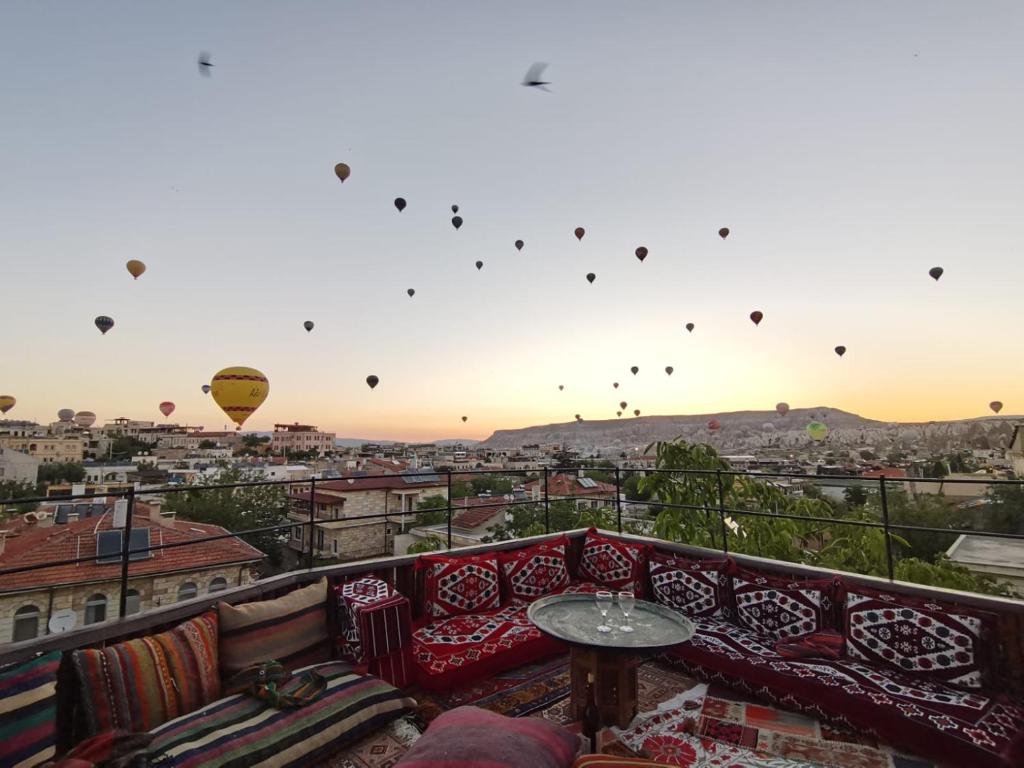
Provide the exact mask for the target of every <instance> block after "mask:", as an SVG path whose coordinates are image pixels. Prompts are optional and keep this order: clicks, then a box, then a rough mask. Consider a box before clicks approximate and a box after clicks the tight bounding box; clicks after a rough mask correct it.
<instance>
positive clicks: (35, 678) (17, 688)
mask: <svg viewBox="0 0 1024 768" xmlns="http://www.w3.org/2000/svg"><path fill="white" fill-rule="evenodd" d="M59 666H60V651H53V652H52V653H47V654H45V655H43V656H39V657H37V658H35V659H32V661H26V662H25V663H24V664H17V665H14V666H11V667H8V668H6V669H4V670H3V671H0V765H25V766H29V765H39V764H40V763H44V762H46V761H47V760H49V759H50V758H51V757H53V755H54V752H55V750H56V745H57V667H59Z"/></svg>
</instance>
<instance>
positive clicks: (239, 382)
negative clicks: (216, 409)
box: [210, 366, 270, 429]
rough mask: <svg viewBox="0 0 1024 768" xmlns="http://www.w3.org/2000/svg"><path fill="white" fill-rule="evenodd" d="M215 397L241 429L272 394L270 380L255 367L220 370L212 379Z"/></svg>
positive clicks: (211, 383) (212, 389)
mask: <svg viewBox="0 0 1024 768" xmlns="http://www.w3.org/2000/svg"><path fill="white" fill-rule="evenodd" d="M210 385H211V391H212V393H213V399H214V400H215V401H216V402H217V405H219V406H220V408H221V410H222V411H224V413H226V414H227V415H228V418H230V419H231V420H232V421H233V422H235V424H237V425H238V428H239V429H241V428H242V425H243V424H244V423H245V420H246V419H248V418H249V417H250V416H252V415H253V413H255V412H256V409H257V408H259V407H260V406H261V405H263V401H264V400H266V399H267V395H268V394H270V382H269V381H268V380H267V377H266V376H264V375H263V374H262V373H260V372H259V371H257V370H256V369H255V368H246V367H243V366H237V367H232V368H225V369H224V370H222V371H218V372H217V374H216V375H215V376H214V377H213V378H212V379H211V380H210Z"/></svg>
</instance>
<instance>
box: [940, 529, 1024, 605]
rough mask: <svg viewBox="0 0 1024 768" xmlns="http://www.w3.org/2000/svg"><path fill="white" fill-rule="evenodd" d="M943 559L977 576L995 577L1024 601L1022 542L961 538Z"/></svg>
mask: <svg viewBox="0 0 1024 768" xmlns="http://www.w3.org/2000/svg"><path fill="white" fill-rule="evenodd" d="M946 555H947V556H948V557H949V559H950V560H952V561H953V562H954V563H957V564H958V565H962V566H964V567H965V568H967V569H968V570H970V571H974V572H975V573H978V574H985V575H988V576H994V577H995V578H996V579H998V580H999V581H1005V582H1007V583H1008V584H1010V586H1011V587H1013V591H1014V592H1015V593H1016V595H1017V596H1018V597H1024V541H1020V540H1016V539H999V538H995V537H993V536H972V535H970V534H961V535H960V536H958V537H957V540H956V541H955V542H953V545H952V546H951V547H950V548H949V549H948V550H947V551H946Z"/></svg>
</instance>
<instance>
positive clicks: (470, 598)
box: [416, 553, 501, 618]
mask: <svg viewBox="0 0 1024 768" xmlns="http://www.w3.org/2000/svg"><path fill="white" fill-rule="evenodd" d="M416 567H417V568H418V569H420V570H421V571H422V572H423V592H424V609H425V610H424V612H425V613H426V615H427V616H432V617H434V618H443V617H445V616H459V615H462V614H476V613H480V612H481V611H489V610H493V609H495V608H497V607H498V606H499V605H501V583H500V579H499V576H498V556H497V554H496V553H490V554H486V555H463V556H462V557H454V556H451V555H422V556H420V558H419V559H418V560H417V561H416Z"/></svg>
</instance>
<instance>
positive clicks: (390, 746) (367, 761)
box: [317, 718, 420, 768]
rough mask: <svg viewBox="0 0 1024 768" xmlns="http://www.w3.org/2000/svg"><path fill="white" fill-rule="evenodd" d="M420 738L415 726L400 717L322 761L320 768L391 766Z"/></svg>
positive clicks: (388, 767) (384, 767) (389, 767)
mask: <svg viewBox="0 0 1024 768" xmlns="http://www.w3.org/2000/svg"><path fill="white" fill-rule="evenodd" d="M419 737H420V732H419V730H418V729H417V728H416V726H414V725H413V724H412V722H410V721H409V720H407V719H405V718H400V719H398V720H395V721H393V722H391V723H389V724H388V725H387V726H385V727H384V728H381V729H380V730H379V731H377V732H376V733H373V734H370V735H369V736H367V737H366V738H365V739H362V740H360V741H357V742H356V743H355V744H353V745H351V746H350V747H349V748H348V749H346V750H344V751H342V752H339V753H338V754H337V755H335V756H334V757H332V758H331V759H329V760H327V761H325V762H323V763H320V765H319V766H317V768H391V766H393V765H394V764H395V763H397V762H398V760H399V758H400V757H402V755H404V754H405V753H406V752H408V751H409V748H410V747H412V745H413V744H414V743H415V742H416V739H418V738H419Z"/></svg>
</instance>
